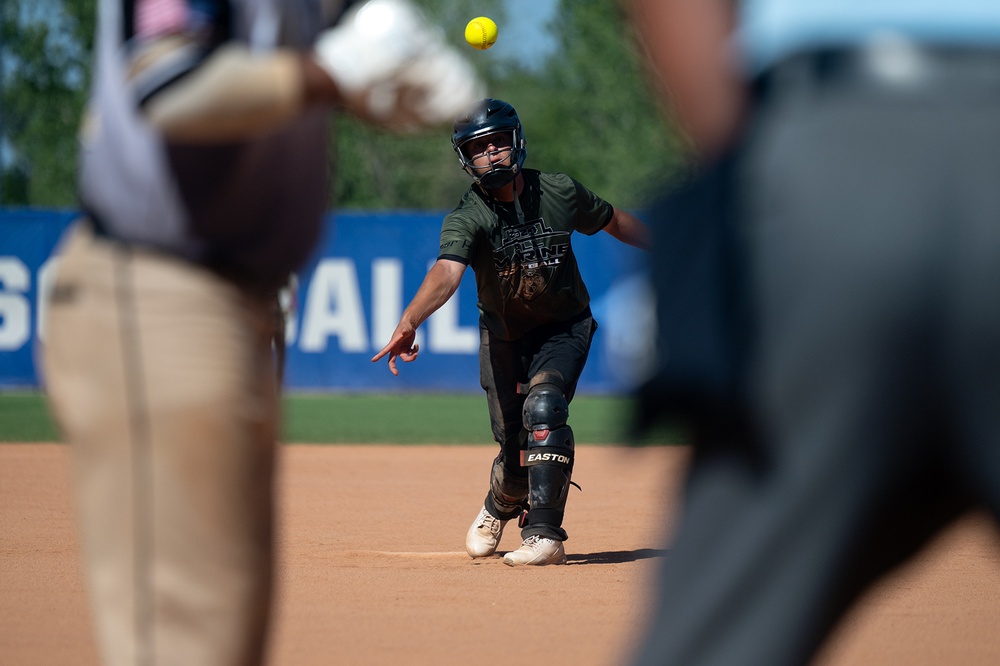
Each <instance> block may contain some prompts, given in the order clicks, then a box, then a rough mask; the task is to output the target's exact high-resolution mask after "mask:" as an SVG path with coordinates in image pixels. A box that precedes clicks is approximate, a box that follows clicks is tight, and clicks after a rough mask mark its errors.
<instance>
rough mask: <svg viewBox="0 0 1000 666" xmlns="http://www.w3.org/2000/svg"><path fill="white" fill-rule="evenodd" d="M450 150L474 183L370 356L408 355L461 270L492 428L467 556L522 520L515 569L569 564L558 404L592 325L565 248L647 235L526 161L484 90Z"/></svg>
mask: <svg viewBox="0 0 1000 666" xmlns="http://www.w3.org/2000/svg"><path fill="white" fill-rule="evenodd" d="M452 145H453V146H454V149H455V151H456V152H457V153H458V157H459V160H460V161H461V164H462V166H463V168H464V169H465V170H466V171H467V172H468V174H469V175H470V176H472V179H473V181H474V183H473V185H472V187H471V188H470V189H469V191H468V192H467V193H466V194H465V196H464V197H463V198H462V200H461V202H460V203H459V205H458V207H457V208H456V209H455V210H453V211H452V212H451V213H449V214H448V215H447V216H446V217H445V219H444V223H443V224H442V227H441V249H440V253H439V255H438V259H437V261H436V263H435V264H434V265H433V266H432V267H431V269H430V271H429V272H428V273H427V276H426V277H425V278H424V281H423V284H421V286H420V289H419V290H418V291H417V294H416V296H415V297H414V299H413V301H412V302H411V303H410V304H409V305H408V306H407V307H406V309H405V310H404V312H403V315H402V317H401V318H400V321H399V325H398V326H397V327H396V330H395V331H394V332H393V335H392V338H391V340H390V341H389V343H388V344H387V345H386V346H385V347H384V348H383V349H382V350H381V351H380V352H379V353H378V354H376V355H375V357H374V358H372V361H373V362H374V361H378V360H379V359H381V358H382V357H384V356H388V357H389V361H388V363H389V369H390V370H391V372H392V373H393V374H394V375H398V374H399V372H398V370H397V368H396V359H397V358H402V359H403V361H405V362H410V361H413V360H415V359H416V357H417V353H418V348H417V347H416V346H415V345H414V337H415V335H416V330H417V327H419V326H420V324H421V323H423V322H424V321H425V320H426V319H427V318H428V317H429V316H430V315H431V314H432V313H433V312H434V311H436V310H437V309H438V308H440V307H441V306H442V305H443V304H444V303H445V302H447V301H448V299H449V298H451V296H452V294H454V293H455V291H456V290H457V289H458V286H459V284H460V283H461V280H462V275H463V274H464V272H465V269H466V267H468V266H471V267H472V270H473V271H474V272H475V276H476V285H477V289H478V293H479V311H480V339H481V342H480V349H479V363H480V379H481V382H482V386H483V389H484V390H485V391H486V399H487V405H488V407H489V413H490V422H491V425H492V428H493V437H494V439H496V441H497V442H498V443H499V444H500V452H499V454H498V455H497V457H496V459H495V460H494V461H493V466H492V471H491V474H490V490H489V492H488V493H487V495H486V501H485V503H484V506H483V508H482V510H481V511H480V512H479V514H478V515H477V517H476V519H475V521H474V522H473V524H472V526H471V527H470V528H469V531H468V534H467V537H466V543H465V545H466V550H467V551H468V553H469V555H470V556H472V557H488V556H490V555H493V553H494V552H495V551H496V549H497V545H498V544H499V542H500V538H501V534H502V532H503V529H504V526H505V525H506V524H507V522H508V521H510V520H511V519H513V518H520V522H519V524H520V526H521V528H522V530H521V537H522V539H523V542H522V544H521V547H520V548H518V549H517V550H515V551H513V552H509V553H507V554H506V555H505V556H504V560H503V561H504V563H505V564H508V565H511V566H516V565H525V564H527V565H544V564H562V563H564V562H565V561H566V554H565V549H564V547H563V541H565V540H566V538H567V535H566V531H565V530H564V529H563V528H562V523H563V515H564V511H565V507H566V498H567V495H568V493H569V487H570V478H571V474H572V471H573V460H574V456H575V452H574V442H573V431H572V429H571V428H570V426H569V424H568V422H567V420H568V418H569V403H570V402H571V401H572V400H573V394H574V393H575V392H576V385H577V381H578V380H579V378H580V373H581V372H582V371H583V367H584V364H585V363H586V361H587V355H588V353H589V351H590V344H591V340H592V338H593V336H594V332H595V331H596V330H597V322H595V321H594V319H593V317H592V316H591V313H590V307H589V302H590V296H589V295H588V293H587V288H586V286H585V285H584V283H583V280H582V278H581V276H580V271H579V269H578V267H577V263H576V257H575V256H574V254H573V248H572V246H571V244H570V237H571V236H572V234H573V232H580V233H583V234H587V235H592V234H596V233H597V232H598V231H601V230H602V229H603V230H604V231H606V232H607V233H609V234H611V235H612V236H614V237H615V238H617V239H618V240H620V241H622V242H624V243H628V244H630V245H635V246H638V247H644V246H645V245H646V237H647V230H646V228H645V227H644V225H643V224H642V223H641V222H640V221H639V220H638V219H636V218H635V217H633V216H632V215H630V214H629V213H627V212H625V211H622V210H619V209H616V208H615V207H613V206H612V205H611V204H609V203H607V202H606V201H604V200H603V199H601V198H600V197H598V196H597V195H595V194H594V193H593V192H591V191H590V190H588V189H586V188H585V187H584V186H583V185H581V184H580V183H578V182H576V181H575V180H573V179H572V178H570V177H569V176H566V175H564V174H550V173H542V172H539V171H535V170H532V169H524V168H523V166H524V161H525V158H526V157H527V147H526V143H525V139H524V132H523V130H522V128H521V121H520V119H519V118H518V115H517V112H516V111H515V110H514V107H513V106H511V105H510V104H508V103H507V102H504V101H501V100H496V99H484V100H482V101H480V102H478V103H476V104H475V105H474V106H472V107H471V108H470V109H469V110H467V111H465V112H464V113H462V114H461V115H460V116H459V117H458V119H457V120H456V122H455V127H454V134H453V136H452Z"/></svg>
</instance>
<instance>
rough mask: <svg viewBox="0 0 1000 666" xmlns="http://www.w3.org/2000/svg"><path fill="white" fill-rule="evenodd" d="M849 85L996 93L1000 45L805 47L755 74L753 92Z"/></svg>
mask: <svg viewBox="0 0 1000 666" xmlns="http://www.w3.org/2000/svg"><path fill="white" fill-rule="evenodd" d="M849 85H855V86H863V85H867V86H871V87H876V88H882V89H896V90H899V91H901V92H905V91H907V90H910V91H920V90H927V89H937V90H940V89H949V88H953V89H956V90H958V89H961V88H966V89H969V88H973V87H974V88H979V89H982V88H985V89H993V90H998V91H1000V47H998V48H995V49H994V48H969V47H957V46H937V45H928V44H920V43H917V42H913V41H909V40H906V39H903V38H899V39H879V40H872V41H871V42H869V43H866V44H863V45H859V46H857V47H853V48H828V49H816V50H811V51H804V52H802V53H799V54H796V55H793V56H790V57H788V58H786V59H785V60H782V61H781V62H779V63H777V64H775V65H773V66H772V67H771V68H769V69H768V70H766V71H765V72H764V73H763V74H761V75H759V76H758V77H757V78H756V79H754V81H753V90H754V93H755V96H756V97H757V98H758V99H761V98H766V97H767V96H769V95H770V94H772V93H774V92H777V91H778V90H789V89H802V88H819V87H833V86H849Z"/></svg>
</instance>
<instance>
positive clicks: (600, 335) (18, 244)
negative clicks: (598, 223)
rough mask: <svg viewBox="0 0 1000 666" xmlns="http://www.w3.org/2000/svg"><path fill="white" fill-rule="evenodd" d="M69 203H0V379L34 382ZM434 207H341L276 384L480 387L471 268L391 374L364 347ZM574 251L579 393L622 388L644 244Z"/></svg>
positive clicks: (632, 378) (306, 287) (635, 348)
mask: <svg viewBox="0 0 1000 666" xmlns="http://www.w3.org/2000/svg"><path fill="white" fill-rule="evenodd" d="M74 216H75V213H74V212H73V211H38V210H17V209H15V210H6V211H0V388H38V387H39V386H40V385H41V384H42V378H41V377H40V373H39V370H38V367H37V364H36V362H35V355H36V351H37V347H38V345H39V344H40V343H39V340H44V332H45V309H44V307H42V306H41V305H40V303H41V301H40V299H39V294H40V293H44V292H45V290H46V289H47V288H48V287H49V285H51V284H52V278H53V275H54V270H55V269H56V268H57V264H58V260H56V259H54V258H53V252H54V249H55V248H56V246H57V244H58V241H59V238H60V236H61V234H62V232H63V230H64V229H65V228H66V226H67V225H68V224H69V223H70V222H71V221H72V219H73V218H74ZM442 216H443V213H442V212H392V213H339V214H337V215H335V216H334V215H331V216H330V217H329V218H328V223H327V227H326V233H325V235H324V238H323V241H322V242H321V244H320V245H319V247H318V248H317V251H316V253H315V254H314V256H313V258H312V259H311V260H310V261H309V263H308V264H307V265H306V266H305V267H304V268H303V270H302V271H301V272H300V274H299V275H298V280H299V288H298V293H297V298H296V302H295V304H294V308H295V316H294V317H292V318H291V320H290V321H289V324H288V340H289V348H288V359H287V370H286V382H285V383H286V387H287V388H289V389H291V390H308V391H350V392H406V391H417V390H419V391H438V392H452V391H459V392H474V391H480V390H481V389H480V387H479V366H478V356H477V352H478V345H479V334H478V325H477V321H478V312H477V309H476V285H475V279H474V277H473V275H472V271H471V270H469V271H466V275H465V278H464V279H463V282H462V285H461V287H460V289H459V291H458V292H457V293H456V294H455V296H453V297H452V299H451V301H449V302H448V304H446V305H445V306H444V307H443V308H441V310H439V311H438V312H437V313H435V314H434V315H433V316H431V318H430V319H428V321H427V322H426V323H425V324H424V325H423V326H421V328H420V330H419V331H418V335H419V339H418V341H419V342H420V350H421V352H420V357H419V358H418V359H417V360H416V361H415V362H413V363H409V364H400V366H401V367H400V376H399V377H393V376H392V374H390V372H389V370H388V368H387V366H386V364H385V360H384V359H383V360H382V361H381V362H380V363H378V364H377V365H376V364H373V363H371V360H370V359H371V357H372V356H373V355H375V353H377V351H378V350H379V349H381V348H382V346H383V345H385V343H386V342H388V340H389V337H390V336H391V334H392V331H393V330H394V329H395V327H396V323H397V322H398V320H399V315H400V313H401V312H402V309H403V308H404V307H405V306H406V304H407V303H408V302H409V300H410V299H411V298H412V297H413V295H414V294H415V293H416V290H417V288H418V287H419V286H420V282H421V280H423V277H424V275H425V273H426V272H427V269H428V268H429V267H430V265H431V264H432V263H433V262H434V260H435V258H436V257H437V250H438V232H439V230H440V224H441V219H442ZM572 242H573V249H574V251H575V252H576V254H577V258H578V259H579V262H580V265H581V269H582V271H583V277H584V280H585V281H586V283H587V286H588V289H589V290H590V294H591V300H592V303H591V307H592V309H593V311H594V316H595V318H596V319H597V321H598V324H599V329H598V332H597V335H596V337H595V340H594V347H593V349H592V350H591V356H590V360H589V362H588V364H587V368H586V370H585V372H584V375H583V377H582V378H581V382H580V388H579V390H580V392H581V393H590V394H607V393H620V392H623V391H627V390H629V389H630V388H631V387H632V386H634V384H635V382H636V381H638V379H639V378H640V377H641V376H642V375H643V374H644V372H645V368H644V366H645V365H646V364H648V363H649V362H650V359H651V355H650V354H649V349H650V348H651V342H650V340H651V335H650V331H651V325H652V321H653V307H652V302H651V300H650V298H649V296H648V290H647V288H646V281H645V268H646V261H647V257H646V255H645V253H643V252H641V251H639V250H636V249H634V248H631V247H628V246H625V245H623V244H621V243H619V242H617V241H616V240H615V239H613V238H612V237H611V236H609V235H608V234H606V233H599V234H597V235H596V236H584V235H582V234H574V235H573V238H572Z"/></svg>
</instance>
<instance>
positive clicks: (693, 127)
mask: <svg viewBox="0 0 1000 666" xmlns="http://www.w3.org/2000/svg"><path fill="white" fill-rule="evenodd" d="M625 1H626V3H627V4H628V5H629V6H630V9H631V15H632V20H633V22H634V25H635V28H636V30H637V32H638V35H639V39H640V42H641V43H642V46H643V47H644V49H645V50H646V52H647V59H648V61H649V66H650V70H651V75H652V77H653V80H654V82H655V83H656V85H657V87H658V88H659V91H660V94H661V101H662V102H663V104H664V106H665V108H667V109H669V110H671V111H672V112H673V114H674V115H675V116H676V118H677V120H678V122H679V123H680V125H681V127H682V128H683V130H684V131H685V133H686V134H687V135H688V137H689V138H690V139H691V141H692V142H693V143H694V145H695V147H696V149H697V151H698V152H699V153H700V154H701V155H702V157H705V158H711V157H713V156H716V155H718V154H720V153H721V152H723V151H724V150H725V149H726V147H727V146H728V145H729V144H730V143H731V142H732V140H733V139H734V138H735V136H736V134H737V133H738V132H739V129H740V125H741V122H742V117H743V114H744V111H745V107H746V103H747V100H746V88H745V84H744V83H743V80H742V77H741V75H740V72H739V70H738V64H737V62H736V61H735V59H734V57H733V54H732V52H731V50H730V48H731V46H730V40H731V37H732V32H733V27H734V9H733V3H732V2H729V1H727V0H625Z"/></svg>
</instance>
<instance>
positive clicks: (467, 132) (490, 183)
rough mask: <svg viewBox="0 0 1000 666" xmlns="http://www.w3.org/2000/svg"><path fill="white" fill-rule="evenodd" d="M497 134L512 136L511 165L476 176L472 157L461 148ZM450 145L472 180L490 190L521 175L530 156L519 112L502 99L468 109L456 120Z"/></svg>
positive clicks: (495, 168)
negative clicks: (473, 141)
mask: <svg viewBox="0 0 1000 666" xmlns="http://www.w3.org/2000/svg"><path fill="white" fill-rule="evenodd" d="M497 132H511V133H512V137H511V138H512V140H511V146H512V148H511V151H512V152H511V158H510V164H509V165H508V166H493V167H491V168H490V171H488V172H487V173H484V174H482V175H480V176H477V175H476V172H475V170H474V169H473V168H472V161H471V160H470V156H468V155H466V154H465V153H464V152H463V151H462V147H463V146H464V145H465V144H467V143H469V142H470V141H472V140H473V139H477V138H479V137H481V136H486V135H487V134H495V133H497ZM451 145H452V147H453V148H454V149H455V152H456V153H458V160H459V161H460V162H461V163H462V166H463V167H464V168H465V170H466V171H467V172H469V174H470V175H471V176H472V178H473V180H475V181H476V182H477V183H478V184H479V185H481V186H482V187H484V188H486V189H488V190H493V189H497V188H500V187H503V186H504V185H506V184H507V183H509V182H511V181H512V180H514V178H515V177H516V176H517V174H518V173H520V172H521V167H522V166H524V158H525V157H527V156H528V149H527V148H526V147H525V142H524V132H523V131H522V130H521V120H520V119H519V118H518V117H517V111H515V110H514V107H513V106H511V105H510V104H508V103H507V102H504V101H502V100H499V99H489V98H487V99H483V100H479V101H478V102H476V103H475V104H473V105H472V106H471V107H469V108H468V109H466V110H465V111H464V112H463V113H462V114H461V115H460V116H459V117H458V118H457V119H456V120H455V132H454V134H453V135H452V137H451Z"/></svg>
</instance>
